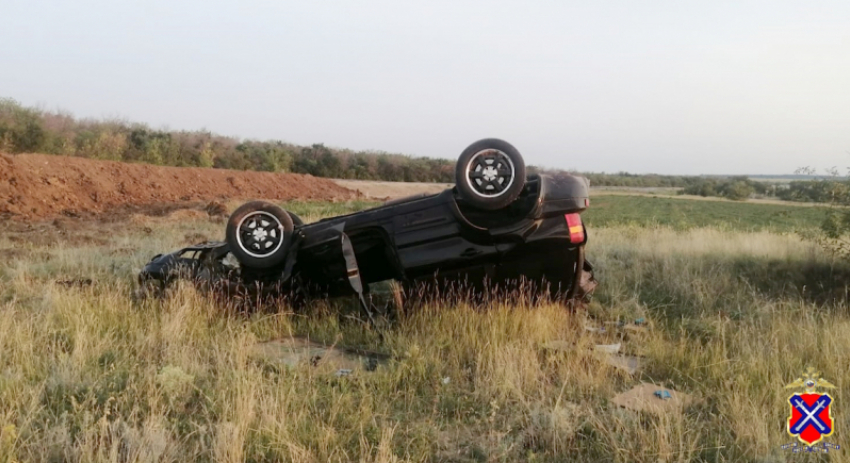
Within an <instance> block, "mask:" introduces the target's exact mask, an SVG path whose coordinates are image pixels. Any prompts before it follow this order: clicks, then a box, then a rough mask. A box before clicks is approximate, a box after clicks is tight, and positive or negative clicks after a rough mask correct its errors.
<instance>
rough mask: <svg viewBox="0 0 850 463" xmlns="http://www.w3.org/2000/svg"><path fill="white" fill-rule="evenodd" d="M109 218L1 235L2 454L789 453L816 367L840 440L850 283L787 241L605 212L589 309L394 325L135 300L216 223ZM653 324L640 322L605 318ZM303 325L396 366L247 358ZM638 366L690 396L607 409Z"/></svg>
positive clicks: (344, 457)
mask: <svg viewBox="0 0 850 463" xmlns="http://www.w3.org/2000/svg"><path fill="white" fill-rule="evenodd" d="M293 209H298V208H297V207H295V208H293ZM299 212H302V213H303V214H304V216H306V217H305V218H307V219H308V220H314V219H317V218H318V217H320V216H321V215H323V214H324V213H323V212H322V211H321V210H319V209H315V208H313V206H309V205H304V206H303V208H302V209H300V210H299ZM337 212H339V211H333V213H337ZM329 213H330V212H329ZM98 227H102V228H101V229H98V230H94V229H90V228H85V229H81V230H77V231H75V232H73V233H70V234H68V235H64V236H63V237H62V238H60V239H59V240H58V241H55V242H50V243H46V245H41V244H38V243H35V242H31V241H27V239H29V238H32V237H29V238H27V235H24V234H15V233H5V234H4V236H2V237H0V249H5V250H7V252H6V254H8V256H7V265H6V266H5V267H4V268H3V269H2V272H0V462H11V461H122V462H123V461H140V462H141V461H181V462H182V461H228V462H229V461H292V462H325V461H341V462H343V461H344V462H347V461H370V462H371V461H375V462H391V461H392V462H396V461H457V462H466V461H535V462H540V461H552V462H556V461H621V462H632V461H652V462H657V461H666V462H672V461H692V460H701V461H782V460H784V459H792V460H793V459H795V458H796V457H797V456H794V455H790V454H787V455H786V454H784V453H783V451H782V450H780V448H779V447H780V445H782V444H785V443H788V442H791V441H792V438H791V437H790V436H788V435H787V433H786V432H785V430H784V429H785V428H784V420H785V419H786V415H787V412H788V410H787V405H785V404H784V400H785V399H786V398H787V395H788V392H787V391H786V390H785V389H783V386H784V385H785V384H787V383H789V382H790V381H792V380H793V379H794V378H796V377H797V376H799V374H800V373H801V372H802V371H803V369H804V368H805V367H806V366H814V367H816V368H818V369H819V370H821V372H822V374H823V376H824V377H825V378H827V379H828V380H830V381H832V382H833V383H835V384H836V385H837V386H838V389H837V390H836V391H835V392H834V393H833V396H834V398H835V406H834V407H835V411H834V412H833V417H834V418H835V420H836V424H835V427H836V433H835V434H834V435H833V436H831V437H830V439H829V440H830V441H832V442H836V443H839V444H842V446H845V445H847V444H848V443H850V442H848V440H847V437H848V436H850V434H848V433H850V411H848V410H850V408H847V406H846V403H847V402H846V400H847V399H848V398H850V395H848V388H850V374H848V373H847V365H848V364H850V337H849V336H847V335H846V333H847V332H848V330H850V314H848V310H847V303H846V298H845V294H846V289H845V288H844V284H845V281H847V280H842V279H840V278H839V279H837V280H836V279H835V276H836V275H839V276H840V275H843V274H842V273H841V272H842V271H844V270H843V268H842V266H841V264H840V263H837V262H833V261H832V260H831V259H830V258H829V256H826V255H824V254H822V253H821V252H820V251H819V250H818V249H817V248H816V247H814V246H812V245H810V244H807V243H805V242H800V241H799V239H798V238H796V237H794V236H792V235H782V234H776V233H771V232H768V231H763V232H757V233H747V232H740V231H729V230H722V229H710V228H699V229H691V230H679V231H677V230H675V229H672V228H667V227H657V228H646V227H616V228H595V229H592V235H591V243H590V245H589V248H588V252H589V255H590V258H591V259H592V261H593V263H594V264H595V266H596V268H597V271H598V274H599V277H600V279H601V280H602V285H601V286H600V288H599V292H598V294H597V296H596V298H595V300H594V301H593V302H592V303H591V304H590V306H589V307H588V309H587V311H586V313H585V312H582V311H580V312H577V313H570V312H568V311H566V310H564V309H563V308H561V307H559V306H555V305H542V306H532V305H530V304H526V303H523V302H522V301H520V302H518V303H512V304H510V305H508V304H505V303H500V302H498V301H491V302H488V303H486V304H485V305H477V306H476V305H469V304H467V303H459V302H456V301H442V302H437V303H431V304H428V305H425V306H422V307H418V308H416V309H415V310H406V311H404V312H402V313H401V314H400V316H399V319H398V320H397V321H395V322H394V323H393V324H392V325H391V326H390V327H389V329H388V331H387V333H386V336H385V337H384V338H383V339H381V338H379V337H378V336H377V335H376V334H375V333H374V332H372V331H370V330H369V329H367V328H366V327H364V326H363V325H362V324H360V323H357V322H353V321H351V320H349V319H347V318H344V317H340V316H338V315H337V314H336V313H335V311H334V307H333V303H330V302H327V303H326V302H318V303H317V304H316V305H315V306H314V307H312V308H311V310H310V313H308V314H299V315H293V314H291V313H290V312H289V311H288V310H287V309H286V307H284V306H281V307H279V309H280V311H264V312H258V313H253V314H242V313H235V312H233V311H230V310H228V308H227V307H226V306H225V305H222V304H221V303H218V302H215V301H213V300H210V299H208V298H205V297H203V296H202V295H201V294H199V293H197V292H196V291H195V290H194V289H193V288H192V287H190V286H188V285H180V286H178V287H177V288H176V289H175V290H174V291H173V292H172V293H171V294H170V295H169V296H168V297H167V298H166V299H165V300H163V301H146V302H144V303H135V302H133V300H132V298H131V297H130V295H131V292H132V280H133V275H134V273H135V271H136V270H137V269H138V268H139V267H140V266H141V265H143V263H144V262H145V261H146V260H147V259H148V258H149V257H150V256H151V255H152V254H155V253H158V252H162V251H164V250H167V249H171V248H174V247H178V246H181V245H183V244H184V243H186V241H187V240H189V238H190V237H187V235H190V234H191V233H201V234H205V235H207V236H209V237H210V238H215V237H218V234H220V228H221V224H218V223H211V222H209V221H207V220H206V219H195V220H194V221H192V222H188V223H187V222H185V221H181V222H172V221H170V220H169V219H168V218H167V217H166V218H159V219H154V218H143V217H142V218H134V220H133V221H131V222H130V223H129V224H99V225H98ZM146 229H147V231H146ZM88 234H96V235H97V236H101V237H104V238H103V239H104V240H106V244H102V245H101V244H91V241H89V240H80V239H79V238H80V237H81V236H87V235H88ZM8 250H14V251H15V252H10V251H8ZM86 279H92V283H91V284H89V283H87V282H86V281H85V280H86ZM812 281H818V282H819V283H820V286H817V284H815V285H814V286H812V283H811V282H812ZM804 287H805V288H804ZM641 317H642V318H645V319H647V321H648V325H649V326H650V329H649V330H648V331H647V332H644V333H635V332H630V331H626V332H619V331H618V330H616V329H613V328H612V327H613V326H615V325H605V323H606V322H617V321H631V320H634V319H636V318H641ZM586 324H592V325H594V326H608V327H609V330H608V332H607V333H606V334H602V335H600V334H597V333H591V332H589V331H587V330H586V329H585V325H586ZM293 335H309V336H310V337H311V338H313V339H317V340H320V341H323V342H328V343H334V342H336V343H338V344H340V345H350V346H356V347H360V348H366V349H370V350H376V351H380V352H383V353H386V354H388V355H389V356H390V358H391V360H390V361H388V362H387V363H385V364H382V365H380V366H379V367H378V368H377V370H376V371H374V372H366V371H359V370H358V371H355V372H354V373H353V374H352V375H350V376H342V377H338V376H336V375H335V374H334V371H333V370H332V369H329V368H330V367H328V366H322V365H321V364H320V365H319V366H316V367H313V366H310V365H306V364H305V365H299V366H296V367H285V366H282V365H281V364H280V363H276V362H273V361H270V360H269V359H266V358H262V357H257V356H255V355H253V354H252V346H254V345H255V344H256V343H258V342H262V341H267V340H271V339H276V338H281V337H288V336H293ZM554 341H567V343H566V344H567V345H572V347H571V348H566V349H564V348H559V349H552V348H550V346H551V344H552V343H553V342H554ZM612 342H621V343H622V344H623V348H624V350H625V351H626V352H627V353H629V354H633V355H636V356H639V357H641V361H642V363H643V366H642V369H641V371H640V372H639V373H638V374H637V375H635V376H630V375H628V374H627V373H625V372H623V371H621V370H618V369H615V368H612V367H610V366H608V365H607V364H606V362H605V361H604V358H603V357H600V356H599V354H597V353H594V351H593V349H592V346H593V345H594V344H600V343H612ZM561 344H564V343H561ZM639 381H648V382H654V383H657V384H660V385H664V386H667V387H673V388H676V389H678V390H681V391H683V392H687V393H689V394H692V395H694V396H695V397H696V398H697V399H698V401H697V403H696V404H695V405H694V406H692V407H689V408H687V409H685V410H683V411H682V412H676V413H671V414H668V415H664V416H655V415H650V414H644V413H638V412H633V411H630V410H626V409H622V408H619V407H617V406H615V405H614V404H612V403H611V402H610V400H611V398H612V397H613V396H614V395H615V394H617V393H619V392H621V391H624V390H626V389H628V388H630V387H631V386H633V385H635V384H637V383H638V382H639ZM845 453H846V450H840V451H837V452H836V453H834V454H830V459H831V460H833V461H843V460H845V459H847V457H846V456H845Z"/></svg>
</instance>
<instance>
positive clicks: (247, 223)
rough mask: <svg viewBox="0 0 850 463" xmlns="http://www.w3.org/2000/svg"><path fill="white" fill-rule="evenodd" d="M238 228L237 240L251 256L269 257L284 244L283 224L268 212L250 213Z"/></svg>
mask: <svg viewBox="0 0 850 463" xmlns="http://www.w3.org/2000/svg"><path fill="white" fill-rule="evenodd" d="M237 229H238V232H237V235H236V241H237V243H238V244H239V247H240V248H242V250H243V251H244V252H245V253H247V254H248V255H249V256H251V257H260V258H262V257H267V256H269V255H271V254H273V253H274V252H276V251H277V250H278V249H279V248H280V247H281V246H282V245H283V241H284V230H283V225H282V224H281V223H280V221H279V220H278V219H277V218H275V217H274V216H273V215H272V214H269V213H267V212H264V211H256V212H252V213H249V214H248V215H246V216H245V217H244V218H243V219H242V220H241V221H240V222H239V225H237Z"/></svg>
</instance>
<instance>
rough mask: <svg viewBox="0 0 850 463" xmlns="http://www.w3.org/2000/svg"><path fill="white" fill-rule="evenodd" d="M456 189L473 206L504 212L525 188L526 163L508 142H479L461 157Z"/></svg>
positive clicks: (490, 140) (485, 140)
mask: <svg viewBox="0 0 850 463" xmlns="http://www.w3.org/2000/svg"><path fill="white" fill-rule="evenodd" d="M455 186H456V187H457V189H458V191H459V192H460V196H461V198H463V199H464V200H465V201H466V202H468V203H469V204H470V205H472V206H473V207H476V208H479V209H486V210H496V209H502V208H503V207H506V206H508V205H509V204H511V203H512V202H514V200H516V199H517V197H519V195H520V193H521V192H522V189H523V187H524V186H525V161H523V159H522V156H521V155H520V154H519V150H517V149H516V148H514V146H513V145H511V144H510V143H508V142H506V141H504V140H499V139H498V138H485V139H483V140H478V141H477V142H475V143H473V144H471V145H469V146H468V147H467V148H466V149H465V150H463V152H462V153H461V154H460V158H459V159H458V161H457V167H456V168H455Z"/></svg>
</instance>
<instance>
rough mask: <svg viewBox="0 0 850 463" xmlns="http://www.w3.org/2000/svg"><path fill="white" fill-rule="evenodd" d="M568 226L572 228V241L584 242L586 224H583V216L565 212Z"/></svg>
mask: <svg viewBox="0 0 850 463" xmlns="http://www.w3.org/2000/svg"><path fill="white" fill-rule="evenodd" d="M564 217H566V218H567V228H568V229H569V230H570V243H572V244H579V243H584V225H582V224H581V216H580V215H578V214H565V215H564Z"/></svg>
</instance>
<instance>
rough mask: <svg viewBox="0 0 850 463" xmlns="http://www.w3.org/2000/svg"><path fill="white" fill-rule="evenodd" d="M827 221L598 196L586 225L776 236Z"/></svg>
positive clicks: (789, 209) (715, 205)
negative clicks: (705, 229) (710, 229)
mask: <svg viewBox="0 0 850 463" xmlns="http://www.w3.org/2000/svg"><path fill="white" fill-rule="evenodd" d="M703 203H709V204H703ZM800 209H804V210H800ZM823 217H824V209H823V208H818V207H806V208H801V207H798V206H796V205H793V204H792V205H780V204H763V203H752V202H736V201H705V200H691V199H685V198H670V197H662V196H659V197H652V196H619V195H600V196H594V197H593V199H592V200H591V207H590V209H588V211H587V213H585V215H584V219H585V222H587V224H588V225H589V226H592V227H607V226H611V225H629V224H634V225H636V226H640V227H646V226H650V227H657V226H666V227H671V228H674V229H677V230H687V229H692V228H699V227H716V228H723V229H727V230H738V231H758V230H769V231H775V232H796V231H799V230H801V229H806V228H812V227H818V226H819V225H820V223H821V222H822V221H823Z"/></svg>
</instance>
